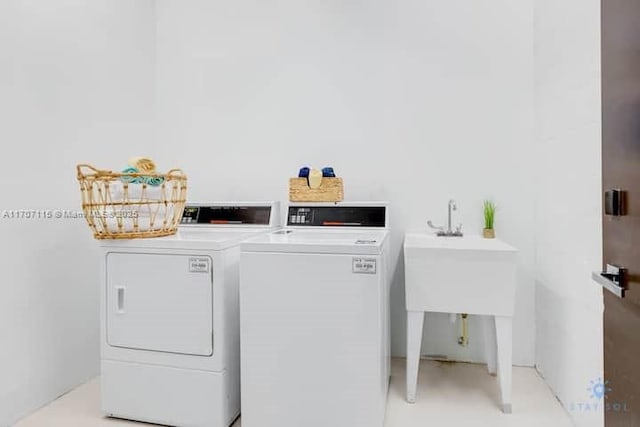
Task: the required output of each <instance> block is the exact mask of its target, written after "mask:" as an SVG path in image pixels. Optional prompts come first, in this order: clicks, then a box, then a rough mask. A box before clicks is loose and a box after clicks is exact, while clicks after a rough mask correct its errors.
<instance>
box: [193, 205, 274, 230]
mask: <svg viewBox="0 0 640 427" xmlns="http://www.w3.org/2000/svg"><path fill="white" fill-rule="evenodd" d="M270 220H271V206H266V205H265V206H235V205H187V206H185V208H184V213H183V215H182V220H181V221H180V224H181V225H270Z"/></svg>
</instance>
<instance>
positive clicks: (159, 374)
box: [101, 202, 279, 427]
mask: <svg viewBox="0 0 640 427" xmlns="http://www.w3.org/2000/svg"><path fill="white" fill-rule="evenodd" d="M277 225H279V218H278V204H277V203H276V202H272V203H212V204H196V205H192V204H190V205H188V206H187V207H186V208H185V213H184V217H183V219H182V223H181V226H180V228H179V230H178V233H177V234H176V235H175V236H169V237H162V238H154V239H134V240H110V241H107V240H105V241H103V242H102V247H103V250H104V251H103V256H102V274H101V276H102V280H101V286H102V287H101V368H102V379H101V383H102V410H103V412H104V413H105V414H106V415H108V416H113V417H118V418H127V419H132V420H138V421H146V422H152V423H158V424H166V425H179V426H187V427H204V426H206V427H227V426H229V425H230V424H231V423H232V422H233V421H234V420H235V419H236V418H237V417H238V414H239V412H240V366H239V365H240V342H239V340H240V337H239V314H238V266H239V263H238V261H239V255H240V249H239V243H240V242H241V241H242V240H244V239H246V238H248V237H253V236H256V235H257V234H258V233H265V232H267V231H271V230H273V229H274V228H275V227H276V226H277Z"/></svg>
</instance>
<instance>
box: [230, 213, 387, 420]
mask: <svg viewBox="0 0 640 427" xmlns="http://www.w3.org/2000/svg"><path fill="white" fill-rule="evenodd" d="M387 221H388V220H387V206H386V204H384V203H378V204H376V203H367V204H365V203H351V204H348V203H339V204H317V205H316V204H314V205H310V204H299V205H291V206H289V208H288V214H287V227H286V228H285V229H283V230H280V231H276V232H272V233H269V234H265V235H261V236H258V237H256V238H253V239H250V240H246V241H244V242H242V243H241V255H240V319H241V320H240V324H241V328H240V337H241V349H242V351H241V372H242V375H241V384H242V426H243V427H301V426H304V427H382V426H383V423H384V414H385V406H386V398H387V392H388V385H389V283H390V281H389V278H390V271H389V262H388V246H389V238H388V231H387V223H388V222H387Z"/></svg>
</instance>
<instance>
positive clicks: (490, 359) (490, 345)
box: [482, 316, 498, 375]
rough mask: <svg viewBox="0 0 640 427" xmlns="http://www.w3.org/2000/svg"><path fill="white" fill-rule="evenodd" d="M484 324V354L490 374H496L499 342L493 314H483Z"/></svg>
mask: <svg viewBox="0 0 640 427" xmlns="http://www.w3.org/2000/svg"><path fill="white" fill-rule="evenodd" d="M482 326H483V330H484V354H485V358H486V359H487V370H488V371H489V374H491V375H495V374H497V373H498V371H497V363H498V361H497V354H496V353H497V344H496V325H495V321H494V318H493V316H483V317H482Z"/></svg>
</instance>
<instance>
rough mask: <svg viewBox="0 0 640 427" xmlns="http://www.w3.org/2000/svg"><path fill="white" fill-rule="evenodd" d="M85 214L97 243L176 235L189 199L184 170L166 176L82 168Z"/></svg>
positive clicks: (174, 170) (88, 166) (78, 167)
mask: <svg viewBox="0 0 640 427" xmlns="http://www.w3.org/2000/svg"><path fill="white" fill-rule="evenodd" d="M77 171H78V182H79V183H80V191H81V195H82V211H83V212H84V216H85V219H86V220H87V224H89V227H90V228H91V230H92V231H93V236H94V237H95V238H96V239H135V238H140V237H161V236H169V235H172V234H175V233H176V231H177V230H178V225H179V224H180V220H181V219H182V214H183V211H184V205H185V202H186V198H187V177H186V175H185V174H184V173H183V172H182V170H180V169H172V170H170V171H169V172H167V173H165V174H157V173H154V174H148V173H121V172H112V171H108V170H100V169H96V168H94V167H93V166H90V165H84V164H81V165H78V166H77Z"/></svg>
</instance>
